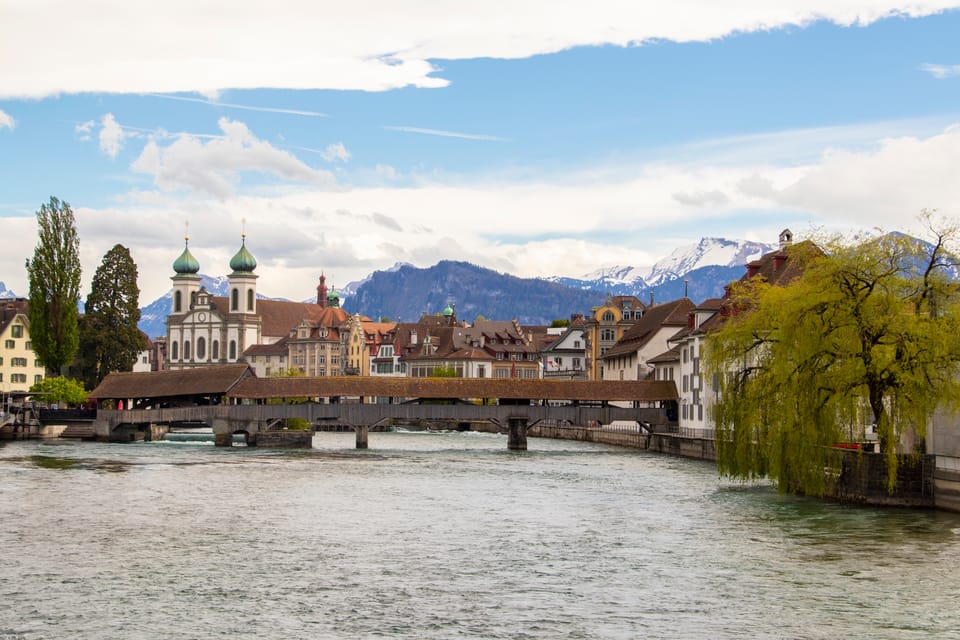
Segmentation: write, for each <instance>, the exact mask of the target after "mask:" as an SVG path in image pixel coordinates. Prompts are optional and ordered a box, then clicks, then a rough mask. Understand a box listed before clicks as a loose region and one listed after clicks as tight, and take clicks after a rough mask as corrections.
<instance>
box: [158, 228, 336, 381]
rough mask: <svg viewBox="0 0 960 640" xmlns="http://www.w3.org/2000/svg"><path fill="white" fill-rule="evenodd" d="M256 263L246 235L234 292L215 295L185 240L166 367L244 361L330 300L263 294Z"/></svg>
mask: <svg viewBox="0 0 960 640" xmlns="http://www.w3.org/2000/svg"><path fill="white" fill-rule="evenodd" d="M256 268H257V261H256V259H255V258H254V257H253V255H252V254H251V253H250V251H249V250H248V249H247V247H246V237H245V236H244V237H243V240H242V243H241V246H240V249H239V251H237V253H236V255H234V256H233V258H231V260H230V271H231V272H230V275H229V276H228V277H227V280H228V295H227V296H214V295H212V294H211V293H210V292H208V291H207V290H206V289H205V288H203V287H202V286H201V284H200V276H199V275H198V274H199V272H200V264H199V262H197V260H196V258H194V257H193V255H192V254H191V253H190V248H189V238H186V239H185V243H184V249H183V253H181V254H180V257H178V258H177V259H176V261H174V263H173V270H174V275H173V277H172V278H171V280H172V281H173V295H172V298H171V303H170V314H169V315H168V316H167V361H166V366H165V368H166V369H190V368H194V367H208V366H211V365H218V364H234V363H237V362H241V361H244V360H245V359H246V358H245V354H246V352H248V351H251V350H253V352H256V349H254V347H258V346H263V345H272V344H275V343H277V342H279V341H280V340H281V339H283V338H286V337H288V336H289V335H290V331H291V329H292V328H293V327H296V326H299V325H300V324H301V323H302V322H304V321H306V322H312V321H314V320H315V319H317V318H319V316H320V315H321V312H322V311H323V308H324V307H326V303H327V301H326V300H325V299H324V300H323V301H322V302H321V301H319V300H318V304H311V303H306V302H288V301H283V300H260V299H258V298H257V275H256V274H255V273H254V271H255V270H256ZM322 284H323V283H322V278H321V285H322ZM318 289H319V287H318Z"/></svg>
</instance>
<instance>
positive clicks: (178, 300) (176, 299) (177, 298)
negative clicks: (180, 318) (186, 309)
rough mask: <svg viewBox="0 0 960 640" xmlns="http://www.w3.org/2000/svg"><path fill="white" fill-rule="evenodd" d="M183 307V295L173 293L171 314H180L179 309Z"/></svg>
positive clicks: (177, 292) (176, 292)
mask: <svg viewBox="0 0 960 640" xmlns="http://www.w3.org/2000/svg"><path fill="white" fill-rule="evenodd" d="M182 307H183V294H182V293H180V292H179V291H174V292H173V312H174V313H180V309H181V308H182Z"/></svg>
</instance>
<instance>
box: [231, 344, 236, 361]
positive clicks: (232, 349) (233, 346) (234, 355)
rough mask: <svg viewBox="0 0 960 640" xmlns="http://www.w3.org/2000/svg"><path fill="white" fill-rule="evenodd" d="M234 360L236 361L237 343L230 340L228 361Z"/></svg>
mask: <svg viewBox="0 0 960 640" xmlns="http://www.w3.org/2000/svg"><path fill="white" fill-rule="evenodd" d="M236 359H237V341H236V340H231V341H230V360H236Z"/></svg>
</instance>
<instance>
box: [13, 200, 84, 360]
mask: <svg viewBox="0 0 960 640" xmlns="http://www.w3.org/2000/svg"><path fill="white" fill-rule="evenodd" d="M37 237H38V241H37V246H36V248H35V249H34V251H33V258H32V259H29V260H27V265H26V266H27V276H28V279H29V283H30V340H31V341H32V342H33V351H34V353H36V355H37V359H38V360H40V362H41V363H42V364H43V365H44V366H45V367H46V368H47V370H48V371H52V372H55V373H57V374H60V373H61V372H62V370H63V368H64V366H66V365H68V364H69V363H70V362H72V361H73V358H74V355H75V354H76V352H77V346H78V344H79V336H78V329H77V316H78V312H77V303H78V302H79V301H80V240H79V238H78V236H77V227H76V222H75V220H74V217H73V210H72V209H70V205H69V204H67V203H66V202H61V201H60V200H58V199H57V198H54V197H51V198H50V202H49V203H48V204H44V205H41V206H40V210H39V211H37Z"/></svg>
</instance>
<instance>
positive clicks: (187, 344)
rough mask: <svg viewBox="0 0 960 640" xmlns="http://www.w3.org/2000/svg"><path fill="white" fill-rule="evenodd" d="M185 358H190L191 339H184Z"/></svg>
mask: <svg viewBox="0 0 960 640" xmlns="http://www.w3.org/2000/svg"><path fill="white" fill-rule="evenodd" d="M183 359H184V360H189V359H190V341H189V340H184V341H183Z"/></svg>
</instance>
